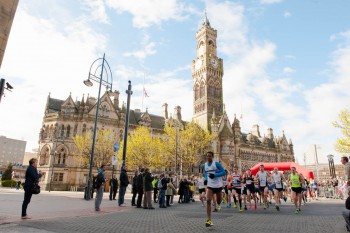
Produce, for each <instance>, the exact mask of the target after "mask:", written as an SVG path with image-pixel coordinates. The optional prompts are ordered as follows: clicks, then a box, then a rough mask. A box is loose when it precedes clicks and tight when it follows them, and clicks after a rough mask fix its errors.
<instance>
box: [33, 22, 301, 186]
mask: <svg viewBox="0 0 350 233" xmlns="http://www.w3.org/2000/svg"><path fill="white" fill-rule="evenodd" d="M216 37H217V32H216V30H215V29H213V28H212V27H211V26H210V23H209V20H208V19H207V18H205V21H204V23H203V25H202V27H201V29H199V31H198V32H197V33H196V39H197V42H198V45H197V58H196V60H194V61H193V62H192V77H193V81H194V85H193V98H194V104H193V110H194V113H193V120H194V121H196V122H197V123H198V124H200V125H201V126H202V127H203V128H204V129H206V130H209V131H211V133H212V134H213V135H214V140H213V141H212V145H211V147H212V150H213V151H214V153H215V157H216V158H217V159H218V160H219V161H221V162H222V163H223V165H224V166H225V167H226V168H227V169H229V168H231V166H233V164H237V165H238V166H239V168H242V169H243V170H244V169H246V168H249V167H251V166H254V165H255V164H257V163H258V162H261V161H266V162H268V161H269V162H277V161H294V152H293V144H292V143H291V141H289V142H288V140H287V139H286V136H285V135H284V133H283V134H282V135H281V136H279V137H275V136H274V134H273V131H272V129H268V132H267V134H266V135H267V136H261V135H260V131H259V126H258V125H254V126H253V129H252V132H251V133H248V134H247V133H243V132H241V128H240V122H239V120H238V119H237V118H236V117H234V120H233V123H232V124H231V123H230V120H229V119H228V116H227V114H226V112H225V110H224V106H223V93H222V77H223V73H224V72H223V60H222V59H221V58H218V57H217V53H216ZM96 107H97V106H96V99H95V98H93V97H89V96H88V97H87V98H86V99H85V98H84V96H83V97H82V99H81V101H73V99H72V97H71V96H69V97H68V98H67V99H66V100H58V99H53V98H51V96H50V95H49V96H48V98H47V103H46V107H45V114H44V118H43V126H42V128H41V130H40V136H39V152H38V159H39V169H40V170H42V171H43V174H44V176H43V178H42V179H41V185H42V187H45V188H46V189H48V187H49V185H50V182H51V180H52V182H51V189H52V190H71V189H73V190H75V189H76V188H77V187H78V189H79V188H80V189H83V188H84V187H85V185H86V183H87V177H88V173H89V170H88V166H87V165H84V164H82V163H81V161H79V159H77V157H75V156H73V154H74V151H76V150H77V148H76V146H75V144H74V141H73V137H74V136H75V135H77V134H82V133H84V132H86V131H87V130H90V131H93V130H94V122H95V114H96ZM125 111H126V109H125V105H124V104H122V106H121V107H120V104H119V92H118V91H115V92H114V93H107V92H106V93H104V95H103V96H102V97H101V101H100V106H99V118H98V124H97V128H98V129H110V130H112V131H113V133H114V134H115V138H117V140H119V141H120V140H121V139H123V133H124V124H125ZM168 121H173V122H175V124H176V125H177V127H179V129H181V128H183V127H184V126H185V125H186V122H185V121H183V119H182V115H181V107H180V106H175V108H174V112H173V114H172V115H170V116H169V111H168V105H167V104H166V103H165V104H163V106H162V116H157V115H153V114H150V113H148V111H147V110H146V111H145V112H141V111H140V110H138V109H135V110H130V121H129V130H130V132H132V130H134V129H135V128H136V127H138V126H146V127H148V128H150V129H151V131H152V133H155V134H156V135H162V134H163V132H164V125H165V124H167V122H168ZM203 159H204V158H203ZM203 161H204V160H203ZM203 161H202V162H203ZM107 165H108V164H107ZM199 167H200V166H199V164H195V165H194V167H193V168H194V169H193V172H194V173H195V174H196V173H198V172H199V171H200V170H201V169H200V168H199ZM174 169H175V168H171V170H172V171H174ZM94 171H95V172H96V168H94ZM95 172H94V174H95ZM130 175H131V176H132V174H131V172H130ZM110 176H111V169H109V170H108V171H107V177H110Z"/></svg>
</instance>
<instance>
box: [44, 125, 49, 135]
mask: <svg viewBox="0 0 350 233" xmlns="http://www.w3.org/2000/svg"><path fill="white" fill-rule="evenodd" d="M48 136H49V125H47V126H45V138H47V137H48Z"/></svg>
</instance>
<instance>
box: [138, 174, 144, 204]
mask: <svg viewBox="0 0 350 233" xmlns="http://www.w3.org/2000/svg"><path fill="white" fill-rule="evenodd" d="M144 171H145V169H144V168H141V170H140V174H139V175H138V176H137V203H136V208H141V203H142V196H143V173H144Z"/></svg>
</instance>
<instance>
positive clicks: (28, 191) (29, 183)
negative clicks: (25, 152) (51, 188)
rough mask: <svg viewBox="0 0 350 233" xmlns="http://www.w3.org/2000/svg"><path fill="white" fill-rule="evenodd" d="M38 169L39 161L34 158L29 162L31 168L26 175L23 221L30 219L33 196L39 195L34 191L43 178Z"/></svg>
mask: <svg viewBox="0 0 350 233" xmlns="http://www.w3.org/2000/svg"><path fill="white" fill-rule="evenodd" d="M37 167H38V160H37V159H36V158H32V159H30V160H29V166H28V168H27V171H26V175H25V182H24V185H23V189H24V200H23V204H22V219H30V217H28V215H27V207H28V204H29V202H30V200H31V199H32V195H33V194H38V193H33V191H32V189H33V187H34V186H35V185H36V184H37V183H39V179H40V177H41V176H42V174H41V171H40V172H39V173H38V170H37Z"/></svg>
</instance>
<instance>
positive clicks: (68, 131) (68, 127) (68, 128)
mask: <svg viewBox="0 0 350 233" xmlns="http://www.w3.org/2000/svg"><path fill="white" fill-rule="evenodd" d="M69 135H70V125H68V126H67V131H66V137H67V138H69Z"/></svg>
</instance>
